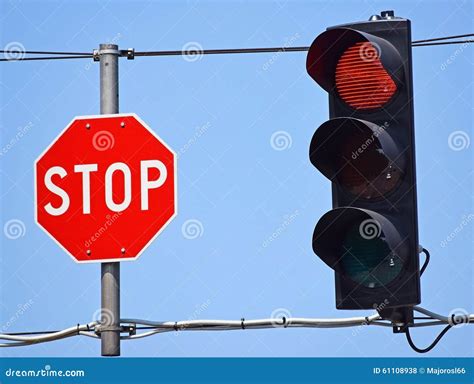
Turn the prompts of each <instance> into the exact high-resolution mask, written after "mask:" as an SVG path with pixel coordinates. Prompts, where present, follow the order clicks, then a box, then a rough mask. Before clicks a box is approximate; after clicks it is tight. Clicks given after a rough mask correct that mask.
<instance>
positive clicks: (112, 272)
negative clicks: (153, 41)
mask: <svg viewBox="0 0 474 384" xmlns="http://www.w3.org/2000/svg"><path fill="white" fill-rule="evenodd" d="M99 57H100V113H101V114H114V113H118V112H119V94H118V92H119V87H118V81H119V78H118V60H119V50H118V46H117V45H115V44H100V47H99ZM101 284H102V294H101V301H102V316H101V322H102V323H101V333H100V337H101V344H102V356H120V263H102V265H101Z"/></svg>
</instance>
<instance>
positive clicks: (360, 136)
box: [306, 11, 420, 320]
mask: <svg viewBox="0 0 474 384" xmlns="http://www.w3.org/2000/svg"><path fill="white" fill-rule="evenodd" d="M306 66H307V71H308V73H309V75H310V76H311V77H312V78H313V79H314V80H315V81H316V82H317V83H318V84H319V85H320V86H321V87H322V88H323V89H324V90H326V91H327V92H328V94H329V117H330V120H328V121H326V122H325V123H323V124H322V125H321V126H320V127H319V128H318V129H317V130H316V132H315V133H314V136H313V138H312V140H311V144H310V151H309V157H310V160H311V163H312V164H313V165H314V166H315V167H316V168H317V169H318V170H319V171H320V172H321V173H322V174H323V175H324V176H326V177H327V178H328V179H329V180H331V182H332V200H333V210H331V211H329V212H327V213H326V214H325V215H324V216H323V217H321V219H320V220H319V222H318V223H317V225H316V227H315V230H314V234H313V250H314V252H315V253H316V254H317V255H318V256H319V257H320V258H321V259H322V260H323V261H324V262H325V263H326V264H327V265H328V266H330V267H331V268H332V269H334V271H335V279H336V307H337V308H338V309H366V308H375V307H377V308H378V309H379V307H380V306H381V304H382V303H383V305H382V307H384V308H385V310H384V311H383V312H384V313H390V314H393V313H397V312H398V314H399V315H400V313H402V314H403V313H404V315H402V316H404V317H405V320H407V319H406V316H410V315H406V313H408V314H409V313H410V307H411V306H413V305H416V304H418V303H420V272H419V253H418V252H419V245H418V224H417V202H416V175H415V145H414V123H413V85H412V64H411V31H410V21H409V20H407V19H402V18H398V17H395V16H394V14H393V11H386V12H382V14H381V16H372V17H371V18H370V20H369V21H367V22H358V23H351V24H345V25H339V26H336V27H330V28H328V29H327V30H326V31H325V32H323V33H322V34H321V35H319V36H318V37H317V38H316V39H315V40H314V42H313V44H312V45H311V47H310V50H309V52H308V57H307V63H306ZM390 316H392V315H390ZM390 316H388V317H390ZM394 317H396V315H393V316H392V319H393V318H394Z"/></svg>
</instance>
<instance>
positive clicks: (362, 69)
mask: <svg viewBox="0 0 474 384" xmlns="http://www.w3.org/2000/svg"><path fill="white" fill-rule="evenodd" d="M306 68H307V71H308V73H309V75H310V76H311V77H312V78H313V79H314V80H315V81H316V82H317V83H318V84H319V85H320V86H321V87H322V88H324V89H325V90H326V91H327V92H331V93H336V94H337V95H338V96H339V97H340V98H341V99H342V100H343V101H344V102H345V103H346V104H348V105H349V106H350V107H351V108H353V109H356V110H371V109H378V108H381V107H383V106H384V105H385V104H387V103H388V102H389V101H390V100H391V99H392V97H393V96H394V95H395V93H396V91H397V89H398V86H399V84H401V83H402V76H403V63H402V59H401V57H400V54H399V53H398V51H397V49H396V48H395V47H394V46H393V45H392V44H391V43H389V42H388V41H386V40H384V39H382V38H379V37H376V36H373V35H371V34H368V33H364V32H360V31H356V30H353V29H349V28H335V29H331V30H328V31H326V32H323V33H322V34H321V35H319V36H318V37H317V38H316V39H315V40H314V42H313V44H312V45H311V47H310V50H309V52H308V56H307V61H306Z"/></svg>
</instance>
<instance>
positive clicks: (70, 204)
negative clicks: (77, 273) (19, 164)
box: [35, 114, 176, 262]
mask: <svg viewBox="0 0 474 384" xmlns="http://www.w3.org/2000/svg"><path fill="white" fill-rule="evenodd" d="M35 188H36V220H37V223H38V224H39V225H40V226H41V227H42V228H43V229H44V230H45V231H46V232H47V233H48V234H49V235H50V236H51V237H52V238H53V239H54V240H56V242H57V243H58V244H59V245H60V246H61V247H62V248H64V250H65V251H66V252H67V253H69V254H70V255H71V256H72V257H73V258H74V260H76V261H77V262H110V261H122V260H134V259H136V258H137V257H138V256H139V255H140V253H141V252H142V251H143V250H144V249H145V248H146V247H147V246H148V245H149V244H150V242H151V241H152V240H153V239H154V238H155V237H156V236H157V235H158V234H159V233H160V232H161V231H162V230H163V228H164V227H165V226H166V225H167V224H168V223H169V222H170V221H171V220H172V219H173V217H174V216H175V215H176V154H175V153H174V152H173V151H172V150H171V149H170V148H169V147H168V146H167V145H166V143H165V142H164V141H163V140H161V139H160V138H159V137H158V136H157V135H156V134H154V133H153V131H152V130H151V129H150V128H149V127H148V126H147V125H146V124H145V123H144V122H143V121H142V120H140V119H139V118H138V116H136V115H134V114H119V115H100V116H81V117H77V118H75V119H74V120H73V121H72V122H71V123H70V124H69V126H67V127H66V129H65V130H64V131H63V132H62V133H61V134H60V135H59V136H58V137H57V138H56V140H54V141H53V143H52V144H51V145H50V146H49V148H47V149H46V150H45V151H44V152H43V154H41V156H40V157H39V158H38V159H37V160H36V163H35Z"/></svg>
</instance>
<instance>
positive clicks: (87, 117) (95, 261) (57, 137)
mask: <svg viewBox="0 0 474 384" xmlns="http://www.w3.org/2000/svg"><path fill="white" fill-rule="evenodd" d="M109 117H133V118H135V119H136V120H137V121H138V122H139V123H140V124H142V125H143V127H145V128H146V129H147V131H148V132H150V133H151V134H152V135H153V136H154V137H155V138H156V139H157V140H159V141H160V143H162V144H163V145H164V146H165V147H166V148H167V149H168V150H169V151H170V152H171V153H173V158H174V161H173V165H174V206H175V209H174V214H173V215H172V216H171V217H170V218H169V219H168V221H167V222H166V223H165V224H164V225H163V226H162V227H161V229H160V230H159V231H158V232H156V234H155V235H154V236H153V237H152V238H151V239H150V240H149V241H148V243H146V245H145V246H144V247H143V248H142V250H141V251H140V252H138V254H137V255H136V256H135V257H133V258H131V257H129V258H117V259H100V260H82V261H80V260H77V259H76V258H75V257H74V256H73V255H72V254H71V253H70V252H69V251H68V250H67V249H66V248H64V247H63V245H62V244H61V243H60V242H59V241H58V240H56V239H55V238H54V236H53V235H52V234H51V233H49V231H48V230H47V229H46V228H45V227H43V226H42V225H41V224H40V222H39V221H38V207H37V201H38V193H37V180H36V165H37V163H38V161H39V160H40V159H41V158H42V157H43V156H44V155H45V154H46V152H48V151H49V150H50V149H51V147H52V146H53V145H54V144H55V143H56V142H57V141H58V139H59V138H60V137H61V136H62V135H63V133H64V132H66V131H67V130H68V128H69V127H70V126H71V125H72V124H73V123H74V122H75V121H77V120H87V119H103V118H109ZM177 162H178V156H177V155H176V152H175V151H174V150H173V149H172V148H171V147H169V146H168V144H167V143H166V141H164V140H163V139H162V138H161V137H160V136H158V135H157V134H156V133H155V132H154V131H153V130H152V129H151V128H150V127H149V126H148V124H146V123H145V122H144V121H143V120H142V119H140V117H138V115H137V114H135V113H116V114H109V115H86V116H76V117H74V118H73V119H72V120H71V122H70V123H69V124H68V125H67V126H66V128H64V129H63V130H62V131H61V132H60V133H59V134H58V135H57V136H56V137H55V138H54V139H53V141H52V142H51V143H50V144H49V145H48V147H47V148H46V149H45V150H44V151H43V152H41V154H40V155H39V156H38V157H37V158H36V160H35V161H34V193H35V202H34V207H35V222H36V224H37V225H38V226H39V227H40V228H41V229H43V231H44V232H46V234H47V235H48V236H49V237H50V238H51V239H53V240H54V242H55V243H56V244H57V245H58V246H59V247H60V248H61V249H62V250H63V251H64V252H66V253H67V254H68V255H69V257H71V258H72V259H73V260H74V261H75V262H76V263H78V264H89V263H113V262H121V261H135V260H137V259H138V258H139V257H140V255H141V254H142V253H143V252H144V251H145V249H147V248H148V247H149V246H150V244H151V243H152V242H153V241H154V240H155V239H156V238H157V237H158V235H159V234H160V233H161V232H162V231H163V230H164V229H165V228H166V227H167V226H168V224H169V223H171V221H172V220H173V219H174V218H175V217H176V215H177V214H178V164H177Z"/></svg>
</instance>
